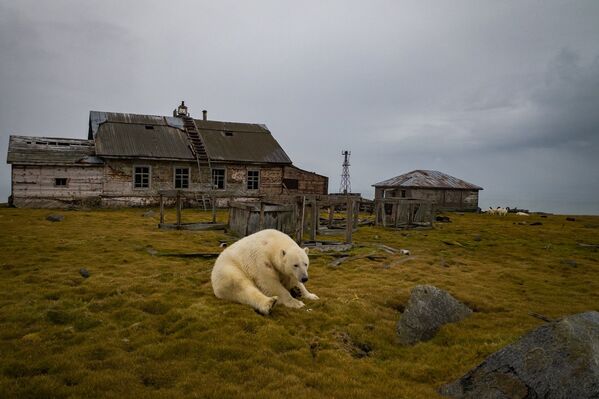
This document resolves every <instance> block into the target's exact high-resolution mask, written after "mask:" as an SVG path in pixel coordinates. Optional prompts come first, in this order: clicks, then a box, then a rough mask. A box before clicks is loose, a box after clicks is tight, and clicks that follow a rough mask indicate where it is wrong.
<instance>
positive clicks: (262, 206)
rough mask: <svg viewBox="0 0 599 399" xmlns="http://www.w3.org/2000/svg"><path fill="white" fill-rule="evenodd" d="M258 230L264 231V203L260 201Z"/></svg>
mask: <svg viewBox="0 0 599 399" xmlns="http://www.w3.org/2000/svg"><path fill="white" fill-rule="evenodd" d="M258 228H259V229H260V230H262V229H264V202H262V201H260V223H259V225H258Z"/></svg>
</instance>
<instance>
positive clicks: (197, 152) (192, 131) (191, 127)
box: [182, 116, 212, 207]
mask: <svg viewBox="0 0 599 399" xmlns="http://www.w3.org/2000/svg"><path fill="white" fill-rule="evenodd" d="M182 119H183V127H184V128H185V132H186V133H187V138H188V139H189V143H190V148H191V151H192V152H193V154H194V156H195V158H196V162H197V164H198V173H199V181H200V186H201V185H202V170H201V166H200V163H201V162H207V163H208V182H207V183H208V186H210V188H212V166H211V165H210V157H209V156H208V153H207V152H206V147H205V146H204V142H203V141H202V137H201V136H200V133H199V132H198V127H197V126H196V123H195V121H194V120H193V118H191V117H189V116H183V117H182ZM202 202H203V203H204V207H206V205H205V200H204V199H202Z"/></svg>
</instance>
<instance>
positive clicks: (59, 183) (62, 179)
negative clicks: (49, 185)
mask: <svg viewBox="0 0 599 399" xmlns="http://www.w3.org/2000/svg"><path fill="white" fill-rule="evenodd" d="M54 185H55V186H66V185H67V179H66V177H57V178H56V179H54Z"/></svg>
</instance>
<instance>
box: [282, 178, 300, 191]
mask: <svg viewBox="0 0 599 399" xmlns="http://www.w3.org/2000/svg"><path fill="white" fill-rule="evenodd" d="M283 184H284V185H285V187H287V189H288V190H297V189H298V188H299V180H297V179H283Z"/></svg>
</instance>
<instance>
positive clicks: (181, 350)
mask: <svg viewBox="0 0 599 399" xmlns="http://www.w3.org/2000/svg"><path fill="white" fill-rule="evenodd" d="M143 212H144V210H140V209H128V210H94V211H64V212H60V213H62V214H63V215H65V219H64V221H62V222H58V223H52V222H49V221H46V219H45V218H46V216H47V215H48V214H50V213H52V212H51V211H48V210H23V209H8V208H4V209H0V397H2V398H11V397H27V398H34V397H39V398H50V397H57V398H61V397H140V398H141V397H143V398H163V397H164V398H166V397H198V398H204V397H205V398H211V397H218V398H227V397H231V398H237V397H248V398H279V397H293V398H294V399H299V398H304V397H305V398H333V397H336V398H353V397H398V398H401V397H405V398H431V397H436V395H437V394H436V389H437V388H438V387H439V386H440V385H442V384H444V383H446V382H449V381H452V380H454V379H455V378H457V377H459V376H461V375H462V374H463V373H464V372H466V371H467V370H469V369H470V368H472V367H474V366H475V365H477V364H478V363H479V362H481V361H482V360H483V359H484V358H485V357H486V356H488V355H489V354H491V353H492V352H494V351H496V350H498V349H500V348H501V347H503V346H505V345H506V344H509V343H510V342H513V341H514V340H516V339H517V338H518V337H519V336H521V335H522V334H523V333H525V332H526V331H528V330H530V329H533V328H534V327H536V326H538V325H539V324H541V323H542V321H541V320H538V319H536V318H533V317H531V316H530V315H529V314H528V313H529V312H536V313H540V314H543V315H545V316H547V317H551V318H557V317H560V316H563V315H567V314H571V313H577V312H582V311H585V310H592V309H594V310H599V278H598V276H599V262H598V260H599V252H597V249H594V248H588V247H581V246H578V245H577V243H578V242H584V243H590V244H599V217H576V221H575V222H570V221H566V219H565V216H557V215H555V216H553V215H552V216H549V217H548V218H540V217H539V216H531V217H529V218H525V217H517V216H514V215H509V216H507V217H494V216H487V215H474V214H466V215H463V216H462V215H457V214H449V216H450V217H451V219H452V221H453V222H452V223H448V224H438V225H437V227H436V228H435V229H434V230H418V231H393V230H386V229H383V228H377V227H363V228H360V230H359V231H358V232H357V233H355V234H354V239H355V240H356V241H357V242H359V243H373V242H376V243H383V244H387V245H389V246H392V247H396V248H408V249H410V250H411V252H412V256H413V258H414V259H413V260H411V261H408V262H406V263H403V264H400V265H397V266H392V267H391V268H385V267H384V265H385V264H387V263H389V262H387V261H381V262H377V261H372V260H368V259H360V260H356V261H353V262H347V263H343V264H342V265H341V266H340V267H338V268H331V267H330V266H329V263H330V262H331V260H332V259H331V258H328V257H322V256H319V257H314V258H313V259H312V261H311V268H310V275H311V278H310V282H309V283H308V288H309V289H310V290H311V291H313V292H315V293H316V294H318V295H319V296H320V298H321V300H320V301H317V302H307V305H308V306H307V307H306V308H304V309H301V310H293V309H287V308H284V307H280V306H279V307H276V308H275V310H274V312H273V314H272V315H271V316H269V317H262V316H259V315H257V314H256V313H254V312H253V311H252V310H251V309H250V308H249V307H246V306H242V305H239V304H234V303H228V302H224V301H220V300H218V299H216V298H215V297H214V295H213V294H212V289H211V285H210V271H211V268H212V263H213V260H203V259H195V258H174V257H160V256H152V255H151V254H150V253H148V248H150V247H151V248H153V249H155V250H158V251H168V252H198V251H210V252H214V251H218V244H219V240H230V241H233V240H234V238H233V237H231V236H228V235H226V234H225V233H223V232H189V231H159V230H158V229H157V228H156V224H157V215H156V216H154V217H149V218H146V217H142V213H143ZM170 212H172V211H170ZM169 217H170V219H171V220H173V219H174V217H173V215H172V213H171V214H170V215H169ZM218 217H219V219H220V220H225V219H226V214H225V213H224V212H223V213H219V215H218ZM184 219H185V220H186V221H190V220H200V219H204V220H209V219H210V215H209V213H203V212H197V211H191V210H187V211H185V215H184ZM521 220H524V221H526V222H528V224H527V225H520V224H517V222H518V221H521ZM533 221H541V222H542V223H543V224H542V225H540V226H530V225H529V224H530V223H531V222H533ZM326 239H331V238H330V237H326ZM443 241H446V242H449V243H454V244H455V242H457V243H458V244H459V245H448V244H447V243H444V242H443ZM373 250H375V249H374V247H368V246H366V247H359V248H356V249H354V250H353V251H352V252H353V253H368V252H372V251H373ZM150 252H151V251H150ZM80 268H86V269H87V270H88V271H89V272H90V274H91V276H90V277H89V278H87V279H84V278H83V277H81V276H80V274H79V269H80ZM424 283H427V284H433V285H436V286H438V287H439V288H443V289H446V290H448V291H449V292H451V293H452V294H453V295H454V296H455V297H457V298H458V299H459V300H461V301H463V302H465V303H466V304H468V305H469V306H470V307H471V308H473V309H475V313H474V314H473V315H472V316H471V317H469V318H468V319H466V320H464V321H463V322H460V323H456V324H451V325H447V326H445V327H444V328H442V329H441V330H440V332H439V333H438V334H437V336H436V337H435V338H434V339H432V340H431V341H429V342H425V343H421V344H418V345H415V346H412V347H402V346H400V345H398V343H397V338H396V333H395V325H396V322H397V320H398V319H399V317H400V315H401V313H400V312H401V310H402V309H403V306H404V305H405V304H406V302H407V299H408V297H409V293H410V290H411V288H412V287H414V286H415V285H417V284H424Z"/></svg>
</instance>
